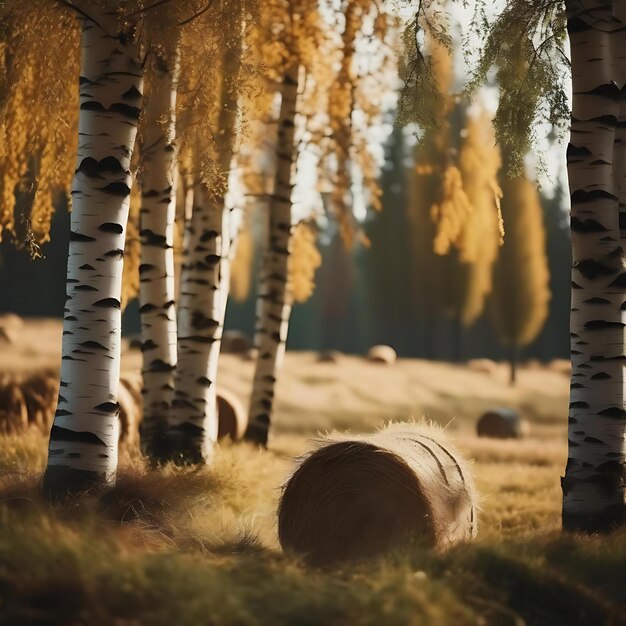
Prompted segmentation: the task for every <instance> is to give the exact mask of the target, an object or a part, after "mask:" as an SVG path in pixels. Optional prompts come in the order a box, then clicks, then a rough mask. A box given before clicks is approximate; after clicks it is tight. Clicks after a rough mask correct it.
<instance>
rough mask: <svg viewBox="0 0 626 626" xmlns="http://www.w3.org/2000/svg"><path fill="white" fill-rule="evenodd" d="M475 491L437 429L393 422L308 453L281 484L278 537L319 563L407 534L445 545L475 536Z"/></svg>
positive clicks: (373, 550) (406, 538)
mask: <svg viewBox="0 0 626 626" xmlns="http://www.w3.org/2000/svg"><path fill="white" fill-rule="evenodd" d="M475 498H476V497H475V492H474V486H473V479H472V476H471V474H470V472H469V470H468V469H467V467H466V465H465V462H464V461H463V459H462V458H461V456H460V455H459V454H458V453H457V452H456V451H454V450H453V449H452V448H451V447H450V446H449V444H447V443H445V442H444V441H443V440H442V439H441V434H440V433H439V432H438V431H436V430H435V429H427V428H424V427H419V426H416V425H409V424H404V425H400V424H397V425H395V426H392V427H390V428H388V429H386V430H384V431H381V432H378V433H376V434H373V435H369V436H356V437H350V438H340V439H336V440H326V441H325V442H323V443H322V444H321V445H320V447H318V448H317V449H316V450H315V451H314V452H312V453H311V454H309V455H308V456H306V457H305V458H304V460H303V461H302V462H301V463H300V465H299V466H298V468H297V469H296V471H295V472H294V474H293V475H292V476H291V478H289V480H288V481H287V483H286V484H285V486H284V488H283V493H282V496H281V499H280V503H279V507H278V538H279V540H280V544H281V546H282V548H283V549H284V550H286V551H292V552H295V553H297V554H299V555H302V556H303V557H304V558H305V559H306V560H307V561H308V562H309V563H311V564H318V565H323V564H329V563H332V562H336V561H343V560H353V559H361V558H367V557H371V556H374V555H376V554H380V553H382V552H384V551H386V550H388V549H389V548H392V547H394V546H397V545H399V544H403V543H408V542H412V541H417V542H420V543H425V544H426V545H429V546H432V547H436V548H445V547H448V546H450V545H453V544H455V543H458V542H460V541H463V540H466V539H471V538H472V537H474V536H475V534H476V529H477V518H476V504H475Z"/></svg>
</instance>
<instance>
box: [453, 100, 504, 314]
mask: <svg viewBox="0 0 626 626" xmlns="http://www.w3.org/2000/svg"><path fill="white" fill-rule="evenodd" d="M466 130H467V135H466V138H465V141H464V142H463V146H462V147H461V154H460V158H459V162H460V163H459V165H460V168H461V173H462V175H463V187H464V190H465V193H466V195H467V198H468V200H469V202H470V204H471V205H472V208H473V210H472V213H471V215H470V216H469V219H468V220H467V222H466V223H465V226H464V228H463V231H462V233H461V236H460V238H459V242H458V247H459V255H460V260H461V262H463V263H465V264H468V265H469V268H468V272H467V277H466V282H465V305H464V307H463V310H462V315H461V321H462V323H463V324H464V325H465V326H470V325H471V324H473V323H474V322H475V321H476V320H477V319H478V317H479V316H480V315H481V313H482V312H483V309H484V305H485V298H486V296H487V295H488V294H489V293H490V292H491V288H492V271H493V264H494V262H495V260H496V257H497V255H498V248H499V246H500V245H502V242H503V237H504V228H503V223H502V212H501V209H500V199H501V198H502V190H501V189H500V186H499V184H498V171H499V169H500V165H501V159H500V150H499V149H498V147H497V146H496V144H495V137H494V132H493V126H492V125H491V120H490V119H489V117H488V116H487V114H486V112H485V111H480V113H479V114H478V115H473V116H469V117H468V121H467V126H466Z"/></svg>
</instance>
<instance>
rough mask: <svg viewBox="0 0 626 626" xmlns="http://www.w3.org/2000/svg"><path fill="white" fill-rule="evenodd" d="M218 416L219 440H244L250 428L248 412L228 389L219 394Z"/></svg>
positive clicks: (221, 390)
mask: <svg viewBox="0 0 626 626" xmlns="http://www.w3.org/2000/svg"><path fill="white" fill-rule="evenodd" d="M217 415H218V419H219V422H218V424H219V425H218V431H217V438H218V439H224V437H230V438H231V439H232V440H233V441H237V440H239V439H242V438H243V435H244V433H245V432H246V428H247V427H248V412H247V411H246V409H245V407H244V405H243V403H242V402H241V400H239V398H238V397H237V396H236V395H235V394H233V393H231V392H230V391H227V390H226V389H220V390H219V391H218V392H217Z"/></svg>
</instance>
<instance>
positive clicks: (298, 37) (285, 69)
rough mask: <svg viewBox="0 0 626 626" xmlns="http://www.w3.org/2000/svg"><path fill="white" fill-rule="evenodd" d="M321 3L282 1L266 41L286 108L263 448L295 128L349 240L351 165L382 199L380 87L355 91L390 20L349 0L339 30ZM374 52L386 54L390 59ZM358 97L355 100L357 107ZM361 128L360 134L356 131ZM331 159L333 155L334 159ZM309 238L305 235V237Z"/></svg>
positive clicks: (259, 438) (278, 157) (276, 198)
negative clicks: (372, 131) (359, 52)
mask: <svg viewBox="0 0 626 626" xmlns="http://www.w3.org/2000/svg"><path fill="white" fill-rule="evenodd" d="M323 9H324V10H322V8H320V7H318V6H315V5H310V4H309V3H308V2H300V3H288V5H287V6H284V5H282V4H281V3H276V4H275V5H274V11H273V15H275V16H276V17H275V18H274V19H273V22H274V23H276V22H277V20H280V22H279V23H281V27H280V28H281V29H282V30H284V34H283V33H282V32H281V31H280V30H279V31H277V32H278V34H279V35H280V42H271V41H270V42H268V43H269V44H270V45H269V48H270V59H269V60H270V62H269V63H268V65H269V67H278V68H280V70H279V75H280V77H279V85H280V87H279V93H280V99H281V107H280V112H279V115H278V137H277V143H276V154H275V174H274V186H273V190H272V192H271V194H270V198H269V206H268V213H269V220H268V231H267V241H266V251H265V255H264V258H263V264H262V269H261V275H260V290H259V297H258V302H257V324H256V329H255V345H256V347H257V348H258V349H259V357H258V360H257V364H256V369H255V375H254V381H253V389H252V396H251V403H250V420H249V425H248V430H247V432H246V439H247V440H248V441H251V442H253V443H256V444H258V445H260V446H263V447H265V446H267V441H268V432H269V427H270V421H271V414H272V410H273V404H274V392H275V383H276V379H277V377H278V373H279V371H280V367H281V365H282V360H283V357H284V352H285V346H286V340H287V332H288V327H289V316H290V313H291V307H292V304H293V301H294V291H293V286H292V285H290V280H289V275H290V269H289V268H290V261H289V255H290V253H291V249H292V246H291V241H292V237H291V236H292V232H293V226H292V222H293V216H292V203H293V199H292V197H291V195H292V188H293V186H294V183H295V178H294V169H295V166H296V162H297V156H298V150H297V144H296V142H298V141H299V139H298V134H299V133H298V128H304V127H306V134H307V135H308V136H309V140H308V141H307V145H311V144H316V145H318V146H320V151H319V163H320V164H321V166H322V167H321V168H320V171H321V170H323V169H324V168H326V169H327V170H328V171H332V172H334V174H331V175H330V179H331V180H332V181H333V184H336V185H338V187H337V188H335V187H334V189H336V194H335V196H334V197H335V200H336V204H335V211H336V213H337V215H338V216H339V219H340V222H341V224H342V230H343V234H344V240H345V241H346V242H347V243H348V244H349V243H350V241H351V240H352V238H353V236H354V230H355V224H354V221H353V219H352V218H351V217H350V215H349V213H350V212H351V210H352V206H351V203H350V202H349V200H348V197H349V196H350V189H349V187H350V184H351V182H352V168H353V166H354V165H355V164H358V165H359V166H360V169H361V174H362V178H363V182H364V185H363V186H364V187H367V189H368V190H369V191H370V197H369V200H370V201H371V202H376V201H377V199H378V193H377V186H376V185H375V184H374V181H375V178H376V166H375V159H374V157H373V156H372V155H371V152H370V147H369V146H368V145H367V137H366V135H365V134H361V132H360V129H361V127H365V128H367V127H368V123H370V122H371V120H372V119H374V118H375V117H376V116H377V115H380V111H381V106H380V99H379V93H377V92H376V91H375V89H369V91H368V95H369V100H368V102H369V103H370V104H368V105H367V106H366V104H365V100H364V101H361V100H360V99H359V96H360V94H358V88H359V87H361V88H363V89H365V87H364V85H365V78H366V77H364V76H360V75H358V73H357V72H356V68H355V53H356V49H357V46H358V40H359V37H361V36H362V34H359V33H360V30H361V28H362V26H363V24H364V22H365V21H368V23H369V27H368V28H369V31H368V33H367V34H368V36H371V37H372V38H373V39H375V40H376V39H377V37H379V34H380V33H381V32H382V33H384V34H386V32H387V31H386V28H385V27H383V24H386V21H385V20H386V19H387V18H388V16H387V15H386V14H384V13H380V16H383V19H382V21H381V19H379V14H378V13H377V6H376V4H375V3H371V2H366V1H365V0H348V1H347V2H343V3H341V6H340V10H341V12H342V17H341V23H342V31H341V33H342V34H340V33H336V32H333V30H332V29H331V28H329V25H328V24H325V23H324V19H325V17H326V15H327V14H331V15H332V12H331V10H330V8H329V7H328V6H326V5H324V7H323ZM269 15H272V13H271V12H270V13H269ZM285 16H286V17H285ZM271 32H272V31H271V29H270V33H271ZM362 38H364V39H365V38H367V37H362ZM378 52H380V51H378ZM378 56H379V57H381V58H383V59H385V60H387V57H386V56H385V55H380V54H379V55H378ZM272 57H273V58H276V57H277V58H278V60H279V61H280V62H279V63H276V62H275V61H272ZM331 57H332V58H334V59H336V66H337V69H338V73H337V74H333V72H329V67H330V64H329V59H330V58H331ZM374 57H375V55H373V56H372V66H371V67H372V68H375V69H374V70H373V73H374V74H375V75H376V76H378V73H379V72H382V71H383V70H382V69H381V67H384V68H385V70H386V69H388V68H387V66H386V65H385V64H384V63H381V62H380V60H379V61H378V63H377V62H376V60H375V58H374ZM367 78H369V74H368V75H367ZM345 81H349V82H348V83H345ZM368 86H369V87H371V86H372V85H368ZM374 94H376V95H374ZM357 101H358V102H359V104H356V103H357ZM357 108H358V109H359V111H360V113H361V123H360V125H358V126H355V125H354V124H353V120H351V118H352V113H353V111H354V110H355V109H357ZM355 127H356V128H358V129H359V132H356V131H355ZM328 128H330V130H331V134H330V136H328V134H327V129H328ZM351 143H352V144H354V149H351V147H350V144H351ZM329 155H332V156H331V158H329ZM330 161H332V162H333V164H330ZM329 164H330V165H329ZM320 205H321V202H320ZM304 240H305V239H304V238H303V239H302V240H301V243H302V241H304ZM308 258H309V260H312V259H313V258H317V257H315V255H308ZM313 265H315V263H313ZM294 267H295V265H294ZM311 267H312V266H311ZM309 269H310V267H309Z"/></svg>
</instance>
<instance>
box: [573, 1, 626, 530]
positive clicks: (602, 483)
mask: <svg viewBox="0 0 626 626" xmlns="http://www.w3.org/2000/svg"><path fill="white" fill-rule="evenodd" d="M616 4H617V3H616ZM567 8H568V31H569V35H570V42H571V55H572V80H573V110H572V125H571V139H570V145H569V147H568V154H567V156H568V170H569V179H570V192H571V197H572V213H571V228H572V253H573V268H572V313H571V322H570V330H571V333H570V336H571V354H572V380H571V393H570V415H569V427H568V440H569V456H568V461H567V467H566V470H565V476H564V478H563V479H562V488H563V527H564V528H565V529H567V530H586V531H592V532H593V531H598V530H604V529H608V528H610V527H612V526H614V525H616V524H618V523H623V522H624V521H626V505H625V486H626V473H625V455H626V445H625V434H626V405H625V376H624V373H625V372H624V367H625V364H626V346H625V343H626V342H625V334H624V328H625V327H626V270H625V266H624V248H623V243H622V242H623V237H622V235H621V232H624V228H625V224H624V220H623V219H620V206H619V205H620V201H619V199H620V196H623V191H622V189H621V186H622V185H621V182H622V179H623V176H624V172H623V171H622V170H623V162H624V161H623V156H622V155H621V152H622V149H623V146H622V142H623V139H622V133H621V132H618V127H619V119H620V117H621V116H620V108H621V102H623V100H624V96H625V92H624V89H623V86H624V73H625V71H626V64H625V63H624V61H625V56H624V45H623V42H622V41H621V40H622V39H623V38H624V29H625V25H624V23H622V22H620V21H619V20H617V19H615V18H614V17H613V16H612V14H611V10H612V7H611V4H609V3H603V2H601V1H600V0H583V1H580V0H579V1H574V0H568V2H567ZM620 231H621V232H620Z"/></svg>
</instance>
